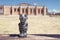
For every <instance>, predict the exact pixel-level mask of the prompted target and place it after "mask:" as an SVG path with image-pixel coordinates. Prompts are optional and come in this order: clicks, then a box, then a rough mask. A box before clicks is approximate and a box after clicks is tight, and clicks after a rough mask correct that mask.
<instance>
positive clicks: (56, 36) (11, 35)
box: [9, 34, 60, 38]
mask: <svg viewBox="0 0 60 40" xmlns="http://www.w3.org/2000/svg"><path fill="white" fill-rule="evenodd" d="M28 35H34V36H46V37H53V38H60V34H28ZM9 36H10V37H16V36H19V34H10V35H9Z"/></svg>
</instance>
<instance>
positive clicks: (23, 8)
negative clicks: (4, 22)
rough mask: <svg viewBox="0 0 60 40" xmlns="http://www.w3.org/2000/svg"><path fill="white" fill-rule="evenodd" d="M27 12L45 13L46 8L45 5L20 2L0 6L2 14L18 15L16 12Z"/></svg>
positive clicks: (31, 13)
mask: <svg viewBox="0 0 60 40" xmlns="http://www.w3.org/2000/svg"><path fill="white" fill-rule="evenodd" d="M22 13H23V14H25V13H26V14H28V15H46V13H47V8H46V7H45V6H38V5H30V4H26V3H22V4H20V5H15V6H7V5H2V6H0V14H4V15H18V14H22Z"/></svg>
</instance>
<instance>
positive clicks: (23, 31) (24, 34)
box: [19, 14, 28, 37]
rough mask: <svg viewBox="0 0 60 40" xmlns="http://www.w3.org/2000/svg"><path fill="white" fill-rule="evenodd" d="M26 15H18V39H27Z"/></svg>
mask: <svg viewBox="0 0 60 40" xmlns="http://www.w3.org/2000/svg"><path fill="white" fill-rule="evenodd" d="M27 19H28V17H27V15H26V14H20V15H19V20H20V23H19V32H20V34H19V37H27V28H28V23H27Z"/></svg>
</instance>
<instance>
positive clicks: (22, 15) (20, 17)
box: [19, 14, 28, 22]
mask: <svg viewBox="0 0 60 40" xmlns="http://www.w3.org/2000/svg"><path fill="white" fill-rule="evenodd" d="M27 19H28V17H27V14H20V15H19V20H20V22H25V21H26V20H27Z"/></svg>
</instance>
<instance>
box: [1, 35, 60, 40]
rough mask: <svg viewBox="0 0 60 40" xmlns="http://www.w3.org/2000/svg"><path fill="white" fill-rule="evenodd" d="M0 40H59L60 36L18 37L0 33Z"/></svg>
mask: <svg viewBox="0 0 60 40" xmlns="http://www.w3.org/2000/svg"><path fill="white" fill-rule="evenodd" d="M0 40H60V38H55V37H48V36H37V35H28V36H27V37H26V38H19V37H18V35H0Z"/></svg>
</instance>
